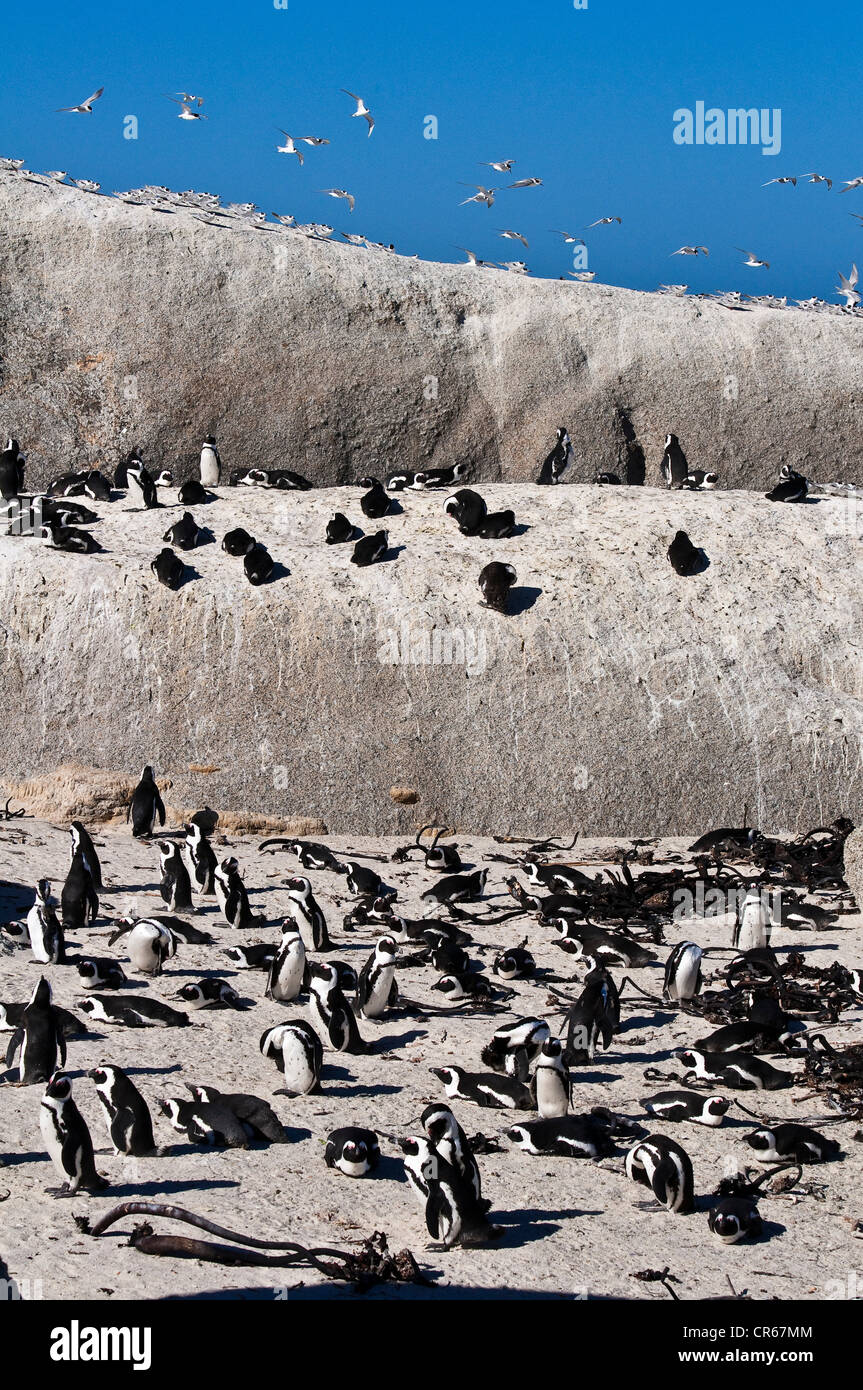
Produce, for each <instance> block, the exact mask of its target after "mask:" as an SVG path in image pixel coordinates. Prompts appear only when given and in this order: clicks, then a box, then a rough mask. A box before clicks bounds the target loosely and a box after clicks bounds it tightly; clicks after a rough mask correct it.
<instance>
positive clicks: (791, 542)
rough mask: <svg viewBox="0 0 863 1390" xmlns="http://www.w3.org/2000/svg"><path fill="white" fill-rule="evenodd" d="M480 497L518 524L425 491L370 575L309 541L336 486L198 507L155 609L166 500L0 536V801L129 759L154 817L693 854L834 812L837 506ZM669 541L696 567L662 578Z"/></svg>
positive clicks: (840, 746)
mask: <svg viewBox="0 0 863 1390" xmlns="http://www.w3.org/2000/svg"><path fill="white" fill-rule="evenodd" d="M482 491H483V494H484V496H485V497H486V499H487V502H488V505H489V509H490V510H501V509H503V508H506V507H512V508H513V509H514V510H515V512H516V516H517V518H518V520H519V521H520V522H521V523H523V524H524V525H525V526H526V527H527V528H528V529H527V530H526V531H525V532H524V533H523V534H521V535H517V536H513V537H512V538H510V539H508V540H505V541H481V540H478V539H471V538H469V537H466V536H462V535H460V534H459V532H458V531H457V529H456V528H455V526H454V524H453V523H452V522H451V521H450V520H449V519H448V518H446V517H445V516H444V515H443V502H444V497H445V493H409V494H403V495H402V505H403V512H402V514H401V515H394V516H392V517H388V518H387V519H386V522H385V523H384V524H385V525H386V527H387V529H388V531H389V539H390V558H389V559H387V560H386V561H385V562H383V563H378V564H375V565H372V566H371V567H370V568H368V569H359V568H357V566H355V565H352V564H351V563H350V551H351V546H350V545H347V546H326V545H325V544H324V543H323V536H324V530H325V526H326V522H327V520H328V518H329V517H330V515H331V514H332V513H333V512H334V511H337V510H338V511H343V512H345V513H346V514H347V515H348V517H349V518H350V519H351V520H353V521H356V522H358V523H360V522H363V521H364V520H365V518H363V517H362V515H361V513H360V511H359V498H360V495H361V490H360V489H357V488H340V489H319V490H315V491H313V492H310V493H303V494H296V493H292V494H286V493H272V492H271V493H264V494H252V495H250V494H249V493H248V492H247V490H246V489H243V488H237V489H234V490H226V491H224V492H223V493H222V494H221V496H220V498H219V500H218V501H216V502H213V503H211V504H210V505H209V506H206V507H202V508H198V509H195V515H196V519H197V520H199V521H200V522H201V523H202V524H206V525H207V526H208V527H210V528H211V530H212V532H213V534H214V536H215V538H216V544H211V545H204V546H201V547H199V548H198V549H196V550H195V551H192V552H189V553H188V554H187V556H186V559H187V561H188V563H189V564H190V565H191V566H192V567H193V569H194V571H195V573H196V575H197V576H198V577H192V578H190V580H189V582H187V583H186V584H184V585H183V587H182V588H181V589H180V590H179V591H178V592H177V593H172V592H170V591H168V590H166V589H165V588H164V587H163V586H162V585H160V584H159V583H158V582H157V581H156V579H155V576H154V575H152V574H151V572H150V568H149V563H150V561H151V560H152V558H153V556H154V555H156V554H157V553H158V551H159V549H160V548H161V545H162V541H161V536H162V532H163V531H164V530H165V528H166V527H167V526H168V525H169V523H170V522H171V521H172V520H174V519H176V517H178V516H179V514H180V511H181V508H179V507H177V506H176V505H174V506H172V507H165V508H160V509H159V510H157V511H150V512H144V511H129V510H126V507H127V503H126V502H124V501H117V502H114V503H111V504H94V509H95V510H98V511H99V512H100V513H101V514H102V516H103V520H102V521H101V522H100V523H99V524H98V525H96V526H94V528H93V529H94V533H95V534H98V536H99V539H100V541H101V543H102V545H103V546H104V547H105V553H104V554H101V555H94V556H80V555H67V554H61V553H58V552H53V551H50V550H47V549H46V548H45V547H43V546H41V545H40V544H38V542H36V541H35V540H33V539H28V538H23V537H19V538H13V537H9V538H2V539H0V615H2V630H0V699H2V707H3V709H4V710H6V711H7V712H9V713H8V715H7V717H6V718H4V719H3V720H2V721H0V771H2V776H3V778H4V780H5V781H6V782H7V784H8V783H10V782H19V781H21V780H23V779H24V778H26V777H31V776H34V775H39V774H42V773H46V772H50V771H52V770H53V769H54V768H55V767H56V766H57V765H58V764H59V763H64V762H75V763H79V764H83V765H85V766H91V767H95V768H101V769H104V770H106V771H108V772H112V773H118V774H123V775H124V776H131V777H133V778H137V775H138V773H139V772H140V768H141V767H142V766H143V764H144V763H152V764H153V765H154V767H155V769H156V774H157V777H165V778H170V780H171V800H172V803H173V804H175V805H178V806H196V805H200V804H203V803H204V802H206V803H207V804H209V805H210V806H214V807H216V808H218V809H219V810H223V811H225V812H229V811H244V810H249V809H253V810H256V811H259V812H261V813H262V814H266V815H271V816H280V817H293V816H300V817H316V818H320V819H321V820H322V821H323V822H324V823H325V824H326V825H327V826H328V827H329V829H330V831H331V832H332V833H339V832H347V833H359V832H360V831H365V832H368V833H375V834H389V833H402V832H404V831H407V830H409V829H410V828H411V827H413V826H415V825H421V824H425V823H427V822H429V821H433V820H434V821H436V822H437V823H439V824H448V825H454V826H458V827H461V828H462V829H463V830H468V831H474V832H477V833H486V832H490V833H495V834H498V833H507V832H509V833H512V834H539V833H546V834H549V833H556V834H560V833H566V832H569V831H570V830H571V829H574V828H577V829H580V830H581V831H582V832H583V833H584V834H585V835H588V834H595V833H603V834H614V835H621V834H632V835H636V834H650V835H656V834H680V833H686V834H694V833H697V832H700V831H702V830H705V829H708V828H709V827H711V826H716V825H722V824H731V825H734V824H738V823H739V822H740V817H741V815H742V811H743V806H744V804H747V805H748V807H749V816H750V824H753V825H757V826H760V827H764V828H767V829H769V830H772V831H780V830H788V831H800V830H808V829H810V828H811V827H812V826H813V825H823V824H827V823H828V822H829V821H831V820H832V819H834V818H835V816H837V815H840V814H847V815H849V816H851V818H852V819H859V818H861V811H863V772H861V757H860V750H861V747H863V698H861V677H860V659H859V631H860V620H859V614H860V592H861V581H863V544H861V535H860V534H859V533H857V532H855V531H854V529H853V528H852V527H851V526H849V525H848V513H847V505H848V504H847V503H846V502H844V501H842V500H841V499H825V500H822V501H818V502H810V503H807V504H804V505H801V506H782V505H780V504H774V503H769V502H766V501H765V500H763V499H762V498H759V497H753V496H752V495H751V494H747V493H739V492H734V493H719V494H689V493H677V492H675V493H665V492H660V491H654V490H649V489H644V488H627V487H620V488H600V487H556V488H538V487H533V486H513V485H501V484H496V485H488V486H484V487H483V488H482ZM166 500H168V499H167V498H166ZM170 500H172V501H173V498H171V499H170ZM380 524H381V523H378V522H375V523H372V524H371V525H367V529H372V530H374V529H377V527H378V525H380ZM237 525H241V526H244V527H245V528H246V529H247V530H248V531H249V532H250V533H251V534H252V535H254V536H255V537H257V538H258V539H259V540H261V541H263V542H264V543H265V544H266V546H267V547H268V549H269V551H270V553H271V555H272V556H273V558H274V560H275V561H276V562H277V564H278V565H281V566H283V567H284V568H285V569H287V570H289V571H290V574H289V575H287V576H284V575H283V576H282V577H280V578H276V579H275V580H274V582H272V583H270V584H266V585H264V586H262V587H261V588H258V589H255V588H252V587H251V586H250V585H249V584H248V583H247V582H246V580H245V577H244V575H243V569H242V562H241V561H240V560H236V559H232V558H231V557H229V556H228V555H226V554H225V553H224V552H223V551H222V550H221V547H220V542H221V538H222V536H223V535H224V533H225V531H227V530H229V529H230V528H232V527H234V526H237ZM678 529H683V530H685V531H687V532H688V534H689V536H690V537H691V538H692V541H693V543H694V544H695V545H696V546H699V547H702V548H703V549H704V551H705V552H706V555H707V557H708V559H709V562H710V563H709V566H708V567H707V568H706V569H705V570H704V572H703V573H702V574H699V575H695V576H692V577H689V578H682V577H680V576H678V575H677V574H675V572H674V570H673V569H672V567H671V565H670V564H669V562H668V559H667V557H666V550H667V547H668V544H669V542H670V540H671V539H672V537H673V536H674V534H675V532H676V531H677V530H678ZM489 560H500V561H503V562H505V563H508V564H512V565H513V566H514V567H515V569H516V571H517V582H516V585H515V587H514V589H513V590H512V592H511V596H510V598H511V607H510V611H509V612H508V613H507V614H499V613H496V612H491V611H489V610H488V609H486V608H483V607H481V606H480V597H481V595H480V591H479V588H478V586H477V576H478V574H479V571H480V569H481V568H482V567H483V566H484V565H485V564H486V563H487V562H488V561H489ZM196 768H197V769H198V770H197V771H196V770H195V769H196ZM201 769H206V771H202V770H201ZM412 794H415V795H414V796H412Z"/></svg>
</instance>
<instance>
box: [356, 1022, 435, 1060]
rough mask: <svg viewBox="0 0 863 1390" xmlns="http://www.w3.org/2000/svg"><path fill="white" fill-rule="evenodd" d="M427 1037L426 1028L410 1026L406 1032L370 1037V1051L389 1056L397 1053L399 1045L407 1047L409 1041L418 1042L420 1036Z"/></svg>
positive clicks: (377, 1055) (377, 1054)
mask: <svg viewBox="0 0 863 1390" xmlns="http://www.w3.org/2000/svg"><path fill="white" fill-rule="evenodd" d="M424 1037H426V1030H425V1029H424V1028H410V1029H409V1030H408V1031H407V1032H406V1033H385V1034H384V1035H383V1037H374V1036H372V1037H371V1038H368V1039H367V1041H368V1044H369V1052H370V1053H372V1054H373V1055H374V1056H375V1057H384V1056H388V1055H390V1054H391V1053H392V1054H394V1053H395V1049H396V1048H399V1047H407V1045H408V1043H412V1042H416V1040H417V1039H418V1038H424Z"/></svg>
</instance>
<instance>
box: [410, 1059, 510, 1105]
mask: <svg viewBox="0 0 863 1390" xmlns="http://www.w3.org/2000/svg"><path fill="white" fill-rule="evenodd" d="M429 1071H430V1072H431V1073H432V1075H433V1076H436V1077H437V1078H438V1080H439V1081H442V1082H443V1085H444V1089H445V1091H446V1094H447V1099H448V1100H470V1101H473V1103H474V1104H475V1105H481V1106H484V1107H485V1108H486V1109H492V1110H535V1109H536V1094H535V1089H534V1087H533V1085H528V1084H526V1083H525V1082H524V1081H520V1080H519V1079H518V1077H515V1076H501V1075H500V1074H499V1073H498V1072H476V1073H474V1074H473V1075H471V1074H469V1073H468V1072H466V1071H465V1070H464V1068H463V1067H429Z"/></svg>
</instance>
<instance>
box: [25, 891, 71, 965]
mask: <svg viewBox="0 0 863 1390" xmlns="http://www.w3.org/2000/svg"><path fill="white" fill-rule="evenodd" d="M27 931H28V932H29V934H30V949H31V951H32V952H33V959H34V960H36V961H38V962H39V964H40V965H65V964H66V943H65V940H64V937H63V928H62V926H61V925H60V921H59V919H58V917H57V900H56V899H55V898H54V897H53V896H52V894H51V884H50V882H49V880H48V879H47V878H40V880H39V882H38V883H37V884H36V901H35V903H34V904H33V906H32V907H31V909H30V911H29V912H28V914H27Z"/></svg>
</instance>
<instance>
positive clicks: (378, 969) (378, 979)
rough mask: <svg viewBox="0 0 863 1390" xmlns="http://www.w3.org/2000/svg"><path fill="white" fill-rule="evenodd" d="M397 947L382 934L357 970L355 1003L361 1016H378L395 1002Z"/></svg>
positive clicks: (396, 998) (396, 997)
mask: <svg viewBox="0 0 863 1390" xmlns="http://www.w3.org/2000/svg"><path fill="white" fill-rule="evenodd" d="M398 952H399V948H398V946H397V945H396V943H395V942H394V941H393V939H392V937H391V936H382V937H381V938H380V940H379V941H378V942H377V943H376V945H375V949H374V950H373V952H372V954H371V955H370V956H369V958H368V960H367V961H366V963H365V965H364V966H363V968H362V970H361V971H360V973H359V977H358V980H357V1005H358V1007H359V1011H360V1013H361V1014H362V1016H363V1018H380V1017H381V1015H382V1014H383V1013H384V1011H385V1010H386V1009H387V1008H392V1006H393V1005H395V1004H397V1003H398V997H399V987H398V983H397V982H396V956H397V955H398Z"/></svg>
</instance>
